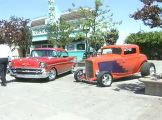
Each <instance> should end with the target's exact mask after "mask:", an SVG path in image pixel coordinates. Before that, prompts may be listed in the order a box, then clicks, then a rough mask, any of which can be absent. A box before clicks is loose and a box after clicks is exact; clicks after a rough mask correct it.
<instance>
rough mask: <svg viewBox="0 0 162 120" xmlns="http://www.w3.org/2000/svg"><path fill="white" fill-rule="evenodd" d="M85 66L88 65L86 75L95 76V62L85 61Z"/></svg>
mask: <svg viewBox="0 0 162 120" xmlns="http://www.w3.org/2000/svg"><path fill="white" fill-rule="evenodd" d="M85 66H86V76H87V77H88V78H92V77H93V64H92V61H88V60H86V61H85Z"/></svg>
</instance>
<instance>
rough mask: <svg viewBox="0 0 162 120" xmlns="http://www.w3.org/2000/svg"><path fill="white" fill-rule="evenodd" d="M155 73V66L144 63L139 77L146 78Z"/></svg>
mask: <svg viewBox="0 0 162 120" xmlns="http://www.w3.org/2000/svg"><path fill="white" fill-rule="evenodd" d="M152 73H153V74H155V73H156V68H155V65H154V64H153V63H151V62H144V63H143V64H142V66H141V76H143V77H144V76H147V75H151V74H152Z"/></svg>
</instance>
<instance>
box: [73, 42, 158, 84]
mask: <svg viewBox="0 0 162 120" xmlns="http://www.w3.org/2000/svg"><path fill="white" fill-rule="evenodd" d="M84 71H85V72H84ZM138 72H140V73H141V75H142V76H147V75H149V74H152V73H155V72H156V68H155V65H154V64H153V63H150V62H148V59H147V57H146V55H144V54H141V53H140V50H139V47H138V46H137V45H135V44H124V45H109V46H104V47H102V48H101V54H100V55H99V56H96V57H91V58H87V59H86V60H85V70H83V69H78V70H76V71H75V73H74V78H75V80H76V81H77V82H81V81H95V80H96V81H97V83H98V84H99V85H100V86H102V87H106V86H111V84H112V81H113V79H116V78H121V77H124V76H129V75H133V74H135V73H138Z"/></svg>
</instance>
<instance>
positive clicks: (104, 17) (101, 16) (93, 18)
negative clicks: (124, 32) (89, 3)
mask: <svg viewBox="0 0 162 120" xmlns="http://www.w3.org/2000/svg"><path fill="white" fill-rule="evenodd" d="M73 6H74V5H73ZM79 11H80V13H81V14H82V16H83V19H80V20H79V22H80V24H81V32H80V33H79V35H80V36H81V37H82V38H85V40H86V43H88V44H90V46H92V47H93V48H95V49H96V51H97V50H98V49H99V48H100V47H101V46H102V45H103V44H104V43H105V40H104V36H105V34H107V32H108V31H109V30H110V28H112V27H114V25H116V24H120V23H121V22H113V18H112V16H113V14H112V13H110V9H109V6H104V4H103V3H102V1H101V0H95V1H94V8H93V9H90V8H83V7H80V9H79ZM76 36H77V38H78V34H77V35H76Z"/></svg>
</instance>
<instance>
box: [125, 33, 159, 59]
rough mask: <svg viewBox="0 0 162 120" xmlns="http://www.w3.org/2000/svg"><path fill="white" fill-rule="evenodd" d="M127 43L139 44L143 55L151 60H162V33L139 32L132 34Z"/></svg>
mask: <svg viewBox="0 0 162 120" xmlns="http://www.w3.org/2000/svg"><path fill="white" fill-rule="evenodd" d="M126 43H133V44H137V45H139V47H140V51H141V53H144V54H146V55H147V57H148V59H150V60H162V32H157V31H156V32H148V33H145V32H139V33H133V34H130V35H129V36H128V37H127V38H126Z"/></svg>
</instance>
